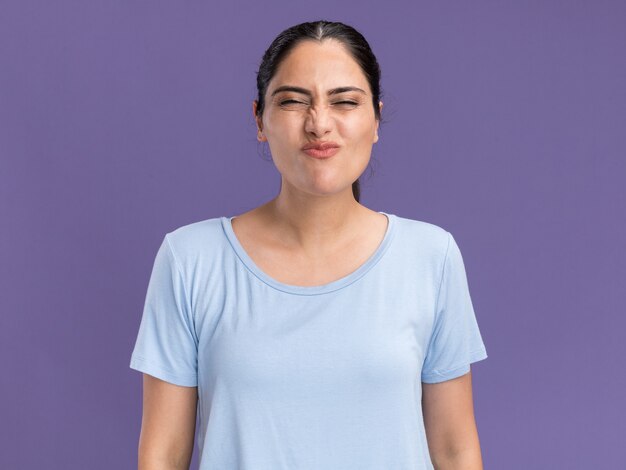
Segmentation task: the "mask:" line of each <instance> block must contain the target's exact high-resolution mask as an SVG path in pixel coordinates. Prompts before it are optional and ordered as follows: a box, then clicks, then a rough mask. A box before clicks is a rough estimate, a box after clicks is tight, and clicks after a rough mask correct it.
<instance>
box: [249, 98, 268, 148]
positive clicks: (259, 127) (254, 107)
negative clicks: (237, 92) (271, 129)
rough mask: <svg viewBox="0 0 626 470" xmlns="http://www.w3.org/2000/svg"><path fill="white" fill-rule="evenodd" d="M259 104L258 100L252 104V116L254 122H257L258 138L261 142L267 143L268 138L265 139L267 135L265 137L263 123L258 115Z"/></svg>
mask: <svg viewBox="0 0 626 470" xmlns="http://www.w3.org/2000/svg"><path fill="white" fill-rule="evenodd" d="M258 104H259V103H258V102H257V100H254V101H253V102H252V116H253V117H254V122H256V127H257V135H256V138H257V140H258V141H259V142H265V141H266V140H267V138H266V137H265V135H263V121H262V120H261V119H260V118H259V117H258V116H257V114H256V110H257V105H258Z"/></svg>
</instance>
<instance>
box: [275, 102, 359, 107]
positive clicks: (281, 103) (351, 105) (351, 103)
mask: <svg viewBox="0 0 626 470" xmlns="http://www.w3.org/2000/svg"><path fill="white" fill-rule="evenodd" d="M278 104H279V105H280V106H287V105H290V104H293V105H307V104H308V103H304V102H302V101H297V100H282V101H279V103H278ZM332 104H334V105H336V104H338V105H342V106H348V107H353V106H357V105H358V104H359V103H357V102H355V101H349V100H343V101H336V102H334V103H332Z"/></svg>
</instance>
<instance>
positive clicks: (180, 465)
mask: <svg viewBox="0 0 626 470" xmlns="http://www.w3.org/2000/svg"><path fill="white" fill-rule="evenodd" d="M197 403H198V388H197V387H182V386H179V385H174V384H171V383H169V382H165V381H163V380H160V379H157V378H156V377H153V376H151V375H148V374H144V375H143V416H142V420H141V434H140V437H139V467H138V468H139V470H174V469H176V470H178V469H185V470H188V469H189V464H190V462H191V455H192V452H193V440H194V436H195V430H196V405H197Z"/></svg>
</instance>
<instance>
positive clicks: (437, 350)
mask: <svg viewBox="0 0 626 470" xmlns="http://www.w3.org/2000/svg"><path fill="white" fill-rule="evenodd" d="M437 299H438V300H437V301H436V305H437V306H436V308H435V320H434V326H433V331H432V335H431V338H430V343H429V345H428V350H427V352H426V357H425V359H424V364H423V366H422V377H421V380H422V382H425V383H437V382H443V381H445V380H450V379H454V378H456V377H460V376H461V375H464V374H466V373H468V372H469V371H470V364H471V363H473V362H476V361H480V360H482V359H486V358H487V351H486V349H485V345H484V343H483V340H482V337H481V334H480V330H479V328H478V323H477V321H476V316H475V314H474V308H473V306H472V300H471V297H470V293H469V287H468V282H467V276H466V273H465V265H464V264H463V257H462V256H461V251H460V250H459V247H458V245H457V244H456V241H455V240H454V237H453V236H452V234H451V233H449V232H448V248H447V253H446V256H445V261H444V264H443V273H442V279H441V283H440V287H439V294H438V298H437Z"/></svg>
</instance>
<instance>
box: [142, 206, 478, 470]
mask: <svg viewBox="0 0 626 470" xmlns="http://www.w3.org/2000/svg"><path fill="white" fill-rule="evenodd" d="M381 213H382V214H384V215H386V216H387V217H388V220H389V223H388V226H387V232H386V234H385V237H384V239H383V241H382V242H381V244H380V245H379V246H378V248H377V249H376V251H375V252H374V253H373V254H372V255H371V256H370V258H368V259H367V261H366V262H365V263H364V264H362V265H361V266H360V267H359V268H358V269H356V271H353V272H352V273H350V274H348V275H346V276H344V277H342V278H341V279H338V280H335V281H333V282H330V283H328V284H324V285H319V286H313V287H303V286H295V285H289V284H284V283H282V282H279V281H277V280H276V279H274V278H272V277H270V276H269V275H267V274H266V273H265V272H264V271H262V270H261V269H259V267H258V266H256V265H255V263H254V262H253V261H252V259H251V258H250V257H249V256H248V254H247V253H246V251H245V250H244V249H243V246H242V245H241V244H240V243H239V241H238V239H237V237H236V236H235V233H234V231H233V229H232V225H231V220H232V217H231V218H229V217H217V218H211V219H207V220H203V221H200V222H195V223H192V224H189V225H185V226H183V227H180V228H178V229H176V230H174V231H172V232H170V233H168V234H166V235H165V237H164V239H163V242H162V244H161V247H160V248H159V251H158V253H157V255H156V259H155V262H154V266H153V269H152V274H151V277H150V282H149V285H148V289H147V294H146V299H145V306H144V310H143V317H142V319H141V324H140V327H139V332H138V336H137V340H136V343H135V347H134V350H133V352H132V356H131V362H130V367H131V368H132V369H135V370H138V371H141V372H145V373H146V374H150V375H152V376H154V377H157V378H159V379H162V380H165V381H167V382H170V383H173V384H176V385H181V386H186V387H196V386H197V387H198V396H199V401H198V423H197V426H198V440H197V445H198V450H199V457H200V469H201V470H225V469H228V470H283V469H284V470H294V469H298V470H321V469H323V470H331V469H332V470H334V469H341V470H344V469H359V470H368V469H371V470H380V469H386V470H387V469H389V470H391V469H393V470H426V469H432V468H433V465H432V463H431V460H430V456H429V452H428V444H427V441H426V435H425V429H424V421H423V416H422V408H421V397H422V382H426V383H435V382H442V381H444V380H449V379H453V378H455V377H459V376H461V375H463V374H466V373H467V372H469V370H470V364H471V363H473V362H476V361H480V360H482V359H485V358H486V357H487V353H486V349H485V345H484V343H483V341H482V338H481V334H480V331H479V328H478V324H477V321H476V317H475V314H474V310H473V307H472V301H471V299H470V294H469V289H468V283H467V278H466V273H465V268H464V264H463V259H462V257H461V252H460V251H459V247H458V246H457V244H456V242H455V240H454V238H453V237H452V235H451V234H450V233H449V232H448V231H446V230H444V229H443V228H441V227H439V226H437V225H434V224H430V223H427V222H423V221H418V220H413V219H408V218H403V217H400V216H396V215H394V214H387V213H385V212H381Z"/></svg>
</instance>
